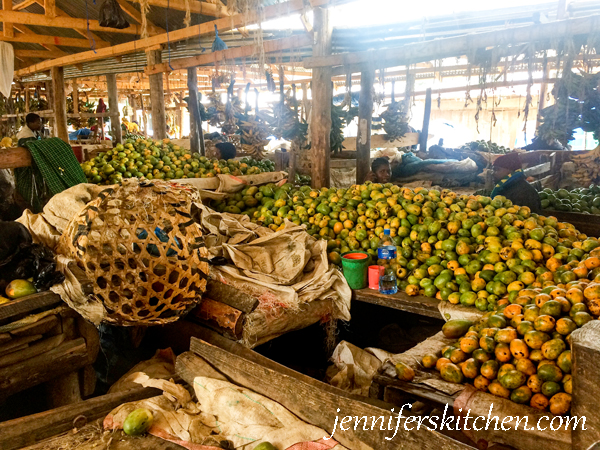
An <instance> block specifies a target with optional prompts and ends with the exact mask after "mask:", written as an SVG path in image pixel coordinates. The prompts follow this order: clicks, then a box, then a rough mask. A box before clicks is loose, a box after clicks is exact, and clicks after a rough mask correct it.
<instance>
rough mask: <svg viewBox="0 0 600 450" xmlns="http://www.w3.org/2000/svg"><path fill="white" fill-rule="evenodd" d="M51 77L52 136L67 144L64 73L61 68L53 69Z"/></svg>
mask: <svg viewBox="0 0 600 450" xmlns="http://www.w3.org/2000/svg"><path fill="white" fill-rule="evenodd" d="M50 74H51V76H52V91H53V92H54V105H53V108H52V109H54V135H55V136H56V137H58V138H60V139H62V140H63V141H65V142H66V143H67V144H68V143H69V132H68V131H67V98H66V96H65V72H64V68H62V67H53V68H52V69H51V70H50Z"/></svg>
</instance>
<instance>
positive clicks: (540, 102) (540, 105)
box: [535, 54, 548, 136]
mask: <svg viewBox="0 0 600 450" xmlns="http://www.w3.org/2000/svg"><path fill="white" fill-rule="evenodd" d="M547 79H548V54H545V55H544V63H543V71H542V84H541V86H540V97H539V100H538V112H537V118H536V120H535V134H536V136H537V130H538V128H539V127H540V123H541V121H542V115H541V112H542V109H544V107H545V106H546V93H547V92H548V83H547V82H546V80H547Z"/></svg>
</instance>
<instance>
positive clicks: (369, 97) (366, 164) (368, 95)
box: [356, 68, 375, 184]
mask: <svg viewBox="0 0 600 450" xmlns="http://www.w3.org/2000/svg"><path fill="white" fill-rule="evenodd" d="M374 81H375V70H373V69H371V68H369V69H366V70H363V71H362V73H361V75H360V97H359V99H358V134H357V136H356V183H357V184H362V183H364V182H365V180H366V179H367V174H368V173H369V170H370V169H371V121H372V118H373V82H374Z"/></svg>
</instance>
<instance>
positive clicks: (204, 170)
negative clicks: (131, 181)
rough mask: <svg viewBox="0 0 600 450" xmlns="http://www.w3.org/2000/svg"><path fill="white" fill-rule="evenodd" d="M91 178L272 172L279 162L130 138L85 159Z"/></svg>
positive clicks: (115, 180) (94, 180)
mask: <svg viewBox="0 0 600 450" xmlns="http://www.w3.org/2000/svg"><path fill="white" fill-rule="evenodd" d="M81 168H82V169H83V172H84V173H85V176H86V178H87V179H88V182H90V183H95V184H115V183H119V182H120V181H121V180H122V179H123V178H132V177H137V178H146V179H148V180H152V179H159V180H172V179H180V178H210V177H215V176H217V175H218V174H232V175H256V174H259V173H263V172H272V171H273V170H274V168H275V163H273V162H272V161H269V160H263V161H256V160H254V159H252V158H242V159H241V160H239V161H235V160H228V161H225V160H216V159H208V158H206V157H204V156H200V155H199V154H197V153H194V154H192V153H191V152H190V150H187V149H184V148H181V147H179V146H178V145H174V144H173V143H172V142H170V140H169V139H163V140H162V141H155V140H152V139H141V138H138V139H136V140H133V139H128V140H126V141H125V144H117V146H116V147H115V148H114V149H113V150H109V151H107V152H103V153H100V154H99V155H98V156H96V157H95V158H93V159H91V160H90V161H86V162H83V163H81Z"/></svg>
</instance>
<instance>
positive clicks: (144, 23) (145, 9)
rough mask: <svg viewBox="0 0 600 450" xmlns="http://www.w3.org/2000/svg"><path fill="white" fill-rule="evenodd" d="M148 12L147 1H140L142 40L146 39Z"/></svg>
mask: <svg viewBox="0 0 600 450" xmlns="http://www.w3.org/2000/svg"><path fill="white" fill-rule="evenodd" d="M148 11H150V5H149V4H148V0H140V12H141V13H142V39H147V38H148V20H147V19H146V15H147V14H148Z"/></svg>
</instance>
